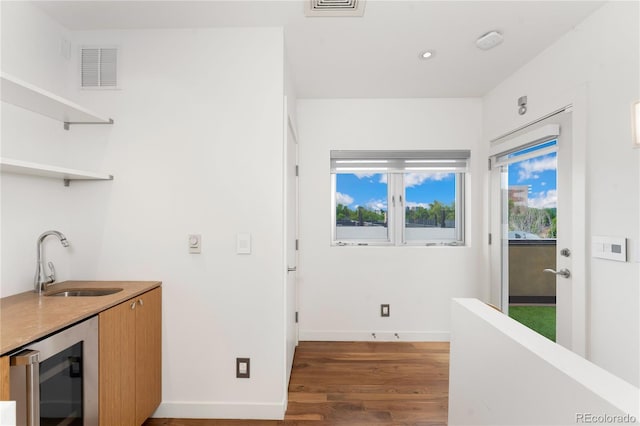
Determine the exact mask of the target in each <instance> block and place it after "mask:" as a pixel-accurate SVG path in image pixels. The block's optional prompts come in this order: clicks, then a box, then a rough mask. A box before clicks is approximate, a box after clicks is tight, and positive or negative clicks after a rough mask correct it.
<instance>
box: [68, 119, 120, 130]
mask: <svg viewBox="0 0 640 426" xmlns="http://www.w3.org/2000/svg"><path fill="white" fill-rule="evenodd" d="M72 124H113V118H110V119H109V121H65V122H64V129H65V130H69V127H71V125H72Z"/></svg>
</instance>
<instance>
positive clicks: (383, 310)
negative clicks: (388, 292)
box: [380, 304, 391, 317]
mask: <svg viewBox="0 0 640 426" xmlns="http://www.w3.org/2000/svg"><path fill="white" fill-rule="evenodd" d="M380 316H381V317H389V316H391V311H390V310H389V304H384V305H380Z"/></svg>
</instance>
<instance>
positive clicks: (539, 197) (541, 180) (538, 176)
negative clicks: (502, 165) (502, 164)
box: [509, 152, 558, 209]
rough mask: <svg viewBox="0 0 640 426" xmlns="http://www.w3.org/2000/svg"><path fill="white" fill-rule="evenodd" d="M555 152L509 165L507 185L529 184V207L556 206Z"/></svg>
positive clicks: (556, 163) (556, 164)
mask: <svg viewBox="0 0 640 426" xmlns="http://www.w3.org/2000/svg"><path fill="white" fill-rule="evenodd" d="M557 160H558V157H557V154H556V153H555V152H554V153H551V154H547V155H543V156H541V157H536V158H532V159H530V160H525V161H520V162H517V163H514V164H511V165H509V186H515V185H527V186H529V202H528V204H529V207H533V208H538V209H543V208H554V207H557V206H558V191H557V189H556V186H557V185H556V179H557V168H558V161H557Z"/></svg>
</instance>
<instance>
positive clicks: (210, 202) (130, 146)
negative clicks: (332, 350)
mask: <svg viewBox="0 0 640 426" xmlns="http://www.w3.org/2000/svg"><path fill="white" fill-rule="evenodd" d="M24 7H26V8H27V9H26V10H27V12H28V13H27V12H25V10H22V9H21V10H18V9H17V7H16V10H15V11H13V10H12V9H9V8H5V4H4V3H3V28H2V36H3V59H5V62H6V65H7V67H6V70H7V71H10V70H15V71H14V74H16V75H17V76H18V77H21V78H23V79H25V80H28V81H30V82H33V83H36V84H40V85H42V86H45V87H46V88H48V89H50V90H53V91H56V92H57V93H59V94H61V95H63V96H68V97H70V98H72V99H74V100H75V101H77V102H79V103H81V104H83V105H85V106H86V107H87V108H89V109H93V110H95V111H98V112H101V113H103V114H104V115H107V116H110V117H113V118H114V119H115V124H114V125H113V126H72V128H71V130H70V131H69V132H64V131H63V130H62V124H61V123H57V122H53V121H52V120H49V119H46V118H42V117H38V116H37V115H35V114H32V113H29V112H26V111H22V110H19V109H18V108H14V107H11V106H7V105H5V104H3V105H2V107H3V108H2V114H3V129H2V131H3V133H2V136H3V147H2V150H3V155H5V153H6V156H8V157H9V156H11V157H14V158H18V159H22V160H28V161H37V162H47V163H51V164H56V165H63V166H69V167H74V168H80V169H89V170H91V169H95V170H98V171H107V172H110V173H112V174H113V175H114V176H115V180H114V181H112V182H99V183H98V182H81V183H77V182H73V183H72V184H71V187H69V188H64V187H63V185H62V182H60V181H53V180H48V179H40V178H28V177H22V176H13V175H9V174H3V176H2V177H3V181H2V246H3V249H4V250H3V252H2V265H3V271H2V291H3V295H5V296H6V295H9V294H14V293H17V292H20V291H27V290H30V289H31V282H32V279H33V273H34V270H35V269H34V264H35V240H36V236H37V235H38V234H39V233H40V232H42V231H43V230H45V229H49V228H57V229H60V230H61V231H63V232H64V233H65V234H66V235H67V237H68V238H69V240H70V241H71V243H72V249H69V250H67V251H63V249H57V251H54V249H56V248H55V247H54V246H55V245H56V244H57V243H55V241H54V242H52V243H51V244H49V245H50V246H51V250H50V247H47V250H48V254H49V257H50V258H52V260H54V261H55V262H56V266H58V267H59V268H58V269H62V272H63V273H62V274H61V278H63V279H64V278H73V279H98V280H101V279H102V280H118V279H123V280H124V279H127V280H136V279H140V280H152V279H158V280H162V281H163V288H164V290H163V295H164V300H163V403H162V405H161V407H160V409H159V411H158V412H157V415H160V416H172V417H208V418H224V417H236V418H252V417H257V418H281V417H282V416H283V414H284V409H285V405H284V404H285V393H286V383H285V379H284V377H285V372H284V362H283V359H284V358H285V354H284V348H285V344H284V342H285V336H284V330H285V327H284V320H283V318H284V315H283V312H284V300H285V296H284V288H283V282H284V270H283V265H284V259H283V252H282V247H283V223H282V205H283V181H282V179H283V172H282V170H283V163H282V161H283V160H282V158H283V151H282V147H283V122H284V117H283V110H284V104H283V95H284V82H283V80H284V70H283V68H284V65H283V64H284V57H283V33H282V29H278V28H261V29H249V28H243V29H218V30H166V31H164V30H162V31H160V30H158V31H153V30H150V31H112V32H79V33H72V34H69V33H67V32H65V31H60V33H61V34H63V35H65V36H66V35H70V36H71V37H72V41H73V43H74V44H73V50H72V53H73V57H72V58H71V61H70V63H71V65H68V64H67V63H66V62H63V64H62V65H60V64H58V63H57V62H56V61H58V59H57V58H52V57H45V58H43V57H42V56H41V55H39V53H41V52H42V51H43V50H47V49H48V48H49V47H50V46H49V44H50V43H49V41H50V40H55V39H56V38H58V37H59V36H60V34H59V33H58V30H57V29H56V27H55V25H53V24H52V23H51V22H48V26H47V25H44V24H43V25H40V24H42V22H45V24H47V19H48V18H46V16H41V13H40V12H39V10H38V9H37V8H34V7H33V6H31V5H26V6H24ZM29 8H30V9H29ZM27 15H28V16H27ZM18 18H20V19H21V22H20V24H21V25H22V30H21V31H24V32H26V33H29V34H30V31H32V32H35V33H36V34H35V35H30V36H29V37H31V38H26V39H28V40H34V41H33V44H32V45H30V46H28V49H27V50H25V47H26V45H22V44H21V46H22V48H23V52H22V53H23V54H22V56H20V55H13V56H7V57H6V58H5V49H4V47H5V43H10V42H15V40H16V39H20V38H14V34H18V30H19V26H17V25H16V26H9V25H8V26H7V27H5V26H4V23H5V22H12V21H14V20H17V19H18ZM27 18H28V19H27ZM23 19H24V20H23ZM52 28H53V29H52ZM54 30H55V31H54ZM41 32H43V33H46V34H40V33H41ZM23 39H25V38H23ZM46 40H49V41H47V42H45V41H46ZM51 43H53V42H51ZM81 44H116V45H119V46H120V47H121V56H120V63H121V65H122V67H121V70H120V71H121V74H120V77H121V83H122V84H121V90H118V91H91V90H86V91H80V90H78V89H76V88H75V87H76V85H77V81H78V79H77V66H78V65H77V48H78V47H79V45H81ZM32 55H33V57H32ZM52 56H55V55H52ZM54 59H55V60H54ZM30 65H33V67H34V68H37V70H39V71H38V72H39V73H42V76H40V77H39V74H36V72H35V71H33V70H32V74H29V75H21V74H20V73H21V72H22V71H23V70H26V69H31V67H30ZM4 66H5V63H3V67H4ZM58 70H60V72H58ZM49 72H56V73H57V74H58V75H57V77H56V79H55V80H56V81H66V82H67V83H69V82H72V85H70V89H69V90H67V91H66V93H61V91H63V89H62V88H61V87H49V86H46V83H47V81H48V80H49V79H48V78H47V75H46V73H49ZM5 124H8V125H7V126H5ZM5 127H7V129H5ZM25 134H26V135H27V136H28V138H25V137H24V135H25ZM9 154H11V155H9ZM238 232H250V233H251V235H252V249H253V251H252V254H251V255H237V254H236V253H235V250H236V234H237V233H238ZM189 233H200V234H202V239H203V243H202V254H200V255H190V254H188V250H187V234H189ZM65 263H66V264H67V265H68V267H67V268H66V270H65V268H64V266H65ZM61 267H62V268H61ZM236 357H250V358H251V364H252V365H251V378H250V379H236V378H235V358H236Z"/></svg>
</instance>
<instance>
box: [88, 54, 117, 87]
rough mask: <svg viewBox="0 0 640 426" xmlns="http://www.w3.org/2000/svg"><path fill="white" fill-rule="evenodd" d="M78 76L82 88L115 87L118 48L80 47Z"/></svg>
mask: <svg viewBox="0 0 640 426" xmlns="http://www.w3.org/2000/svg"><path fill="white" fill-rule="evenodd" d="M80 78H81V83H80V85H81V87H82V88H84V89H117V88H118V48H117V47H82V48H80Z"/></svg>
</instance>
